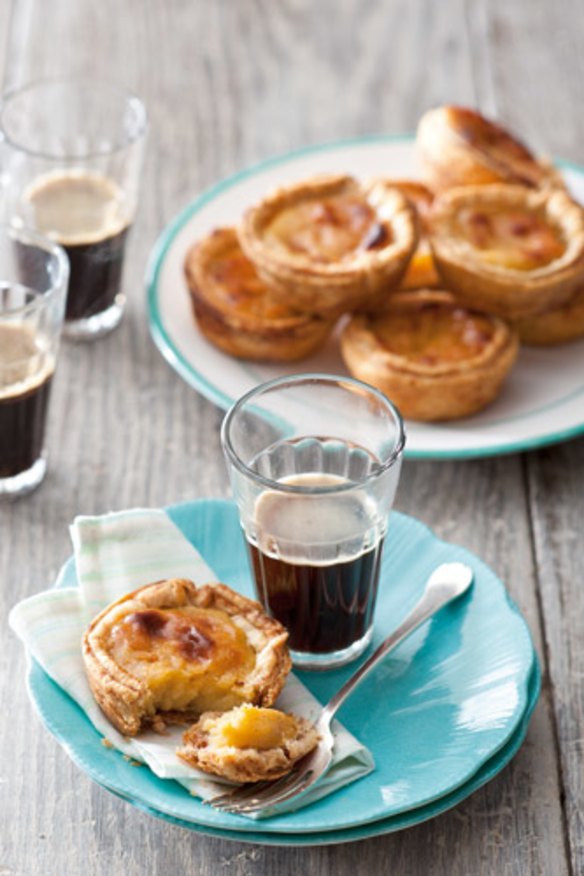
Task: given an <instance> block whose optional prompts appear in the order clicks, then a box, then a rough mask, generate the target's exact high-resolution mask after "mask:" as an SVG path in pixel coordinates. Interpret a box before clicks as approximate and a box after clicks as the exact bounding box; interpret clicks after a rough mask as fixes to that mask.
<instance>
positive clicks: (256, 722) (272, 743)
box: [177, 704, 319, 782]
mask: <svg viewBox="0 0 584 876" xmlns="http://www.w3.org/2000/svg"><path fill="white" fill-rule="evenodd" d="M318 740H319V736H318V733H317V731H316V729H315V727H314V725H313V724H312V723H311V722H310V721H308V720H306V718H301V717H299V716H297V715H292V714H289V713H286V712H281V711H278V710H277V709H268V708H263V707H258V706H250V705H248V704H245V705H242V706H237V707H236V708H234V709H231V710H230V711H228V712H205V714H203V715H201V717H200V718H199V720H198V721H197V722H196V724H193V726H192V727H189V729H188V730H186V731H185V733H184V735H183V744H182V746H181V747H180V748H179V749H178V750H177V755H178V756H179V757H180V758H181V759H182V760H184V761H185V762H186V763H188V764H189V765H190V766H194V767H197V768H198V769H201V770H204V771H205V772H208V773H213V774H214V775H218V776H223V777H224V778H226V779H230V780H231V781H233V782H259V781H265V780H272V779H278V778H280V776H284V775H286V773H288V772H289V771H290V770H291V769H292V767H293V766H294V764H295V763H296V762H297V761H298V760H299V759H300V758H301V757H304V755H305V754H308V752H309V751H312V749H313V748H314V747H315V746H316V744H317V743H318Z"/></svg>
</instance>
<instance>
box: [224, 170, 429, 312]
mask: <svg viewBox="0 0 584 876" xmlns="http://www.w3.org/2000/svg"><path fill="white" fill-rule="evenodd" d="M238 234H239V239H240V242H241V246H242V248H243V250H244V252H245V253H246V255H247V257H248V258H249V259H250V260H251V261H252V262H253V263H254V265H255V267H256V270H257V272H258V274H259V275H260V277H262V279H263V280H264V281H265V283H266V284H267V285H269V286H270V287H271V289H272V291H273V293H274V294H275V295H278V296H279V298H280V299H281V300H283V301H286V302H287V304H288V306H289V307H292V308H294V309H295V310H298V311H301V312H303V313H313V314H319V315H325V316H338V315H339V314H341V313H344V312H346V311H348V310H351V309H352V308H354V307H361V306H363V307H366V306H367V305H368V303H369V302H370V301H371V300H372V299H374V298H375V296H376V295H377V294H379V293H380V292H383V291H384V290H385V289H388V288H391V287H392V286H396V285H397V284H398V283H399V281H400V279H401V277H402V276H403V274H404V272H405V270H406V268H407V265H408V262H409V260H410V257H411V255H412V253H413V251H414V249H415V247H416V245H417V241H418V228H417V222H416V215H415V211H414V208H413V207H412V206H411V204H410V202H409V201H408V199H407V198H406V197H405V196H404V195H403V194H402V193H401V192H400V191H398V189H396V188H392V187H389V186H387V185H385V184H383V183H381V184H378V183H377V182H376V181H373V182H371V183H367V184H365V183H361V182H358V181H357V180H356V179H354V178H353V177H351V176H347V175H340V174H335V175H326V176H315V177H310V178H309V179H306V180H303V181H301V182H297V183H292V184H290V185H287V186H283V187H281V188H278V189H276V190H275V191H273V192H271V194H269V195H267V196H266V197H265V198H263V199H262V200H261V201H260V202H259V203H258V204H256V205H255V206H253V207H250V208H249V209H248V210H247V211H246V212H245V214H244V216H243V219H242V222H241V224H240V226H239V228H238Z"/></svg>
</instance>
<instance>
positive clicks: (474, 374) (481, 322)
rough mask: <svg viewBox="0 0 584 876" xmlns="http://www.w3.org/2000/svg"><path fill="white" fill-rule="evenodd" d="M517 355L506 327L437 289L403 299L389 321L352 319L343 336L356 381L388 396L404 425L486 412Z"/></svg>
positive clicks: (396, 300) (399, 296) (381, 316)
mask: <svg viewBox="0 0 584 876" xmlns="http://www.w3.org/2000/svg"><path fill="white" fill-rule="evenodd" d="M517 351H518V340H517V336H516V334H515V333H514V332H513V331H512V329H510V328H509V326H508V325H507V324H506V323H505V322H504V321H503V320H501V319H499V318H497V317H494V316H489V315H488V314H484V313H478V312H476V311H472V310H468V309H466V308H464V307H462V306H461V305H460V304H459V303H458V302H457V301H456V299H455V298H454V296H453V295H452V294H451V293H450V292H447V291H443V290H437V289H419V290H416V291H409V292H399V293H396V294H395V295H392V296H391V298H390V299H389V301H388V304H387V307H386V309H385V311H384V312H383V313H378V314H357V315H355V316H353V317H352V318H351V320H350V321H349V322H348V324H347V325H346V326H345V328H344V330H343V333H342V336H341V352H342V355H343V359H344V361H345V363H346V365H347V368H348V369H349V371H350V372H351V374H353V375H354V376H355V377H358V378H359V379H361V380H363V381H365V382H366V383H370V384H372V385H373V386H376V387H377V388H378V389H381V390H382V392H384V393H385V394H386V395H387V396H388V397H389V398H390V399H391V400H392V401H393V402H395V404H396V405H397V407H398V408H399V410H400V411H401V413H402V414H403V416H404V417H406V418H408V419H411V420H422V421H433V420H436V421H437V420H453V419H457V418H460V417H466V416H468V415H470V414H474V413H476V412H477V411H479V410H481V408H484V407H485V406H486V405H487V404H489V403H490V402H491V401H493V399H495V398H496V396H497V395H498V394H499V391H500V389H501V387H502V384H503V382H504V380H505V378H506V376H507V374H508V373H509V371H510V370H511V368H512V366H513V363H514V362H515V359H516V356H517Z"/></svg>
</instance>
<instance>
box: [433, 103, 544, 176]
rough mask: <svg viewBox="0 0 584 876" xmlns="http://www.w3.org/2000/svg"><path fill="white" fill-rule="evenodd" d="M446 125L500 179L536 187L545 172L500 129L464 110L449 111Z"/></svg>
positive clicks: (475, 113)
mask: <svg viewBox="0 0 584 876" xmlns="http://www.w3.org/2000/svg"><path fill="white" fill-rule="evenodd" d="M448 122H449V124H450V126H451V127H452V130H453V131H455V132H456V134H457V135H458V136H459V137H461V138H462V139H463V140H464V141H465V142H466V143H468V144H469V145H470V146H472V148H473V149H476V150H477V151H478V152H482V153H483V154H484V155H485V156H486V157H487V159H488V160H489V162H490V163H491V164H493V165H495V167H496V169H497V170H498V171H499V173H500V174H501V176H502V177H504V178H506V179H509V180H513V181H515V182H518V183H522V184H523V185H525V186H537V185H539V184H540V183H541V179H542V176H543V175H544V172H543V170H542V168H541V167H540V166H539V164H538V162H537V160H536V158H535V157H534V155H533V153H532V152H530V150H529V149H528V148H527V147H526V146H525V145H524V144H523V143H522V142H521V141H520V140H518V139H517V138H516V137H514V136H513V135H512V134H510V133H509V131H507V130H506V129H505V128H503V127H502V126H501V125H498V124H497V123H496V122H492V121H490V120H489V119H486V118H485V117H484V116H482V115H481V114H480V113H478V112H476V111H475V110H472V109H468V108H467V107H449V109H448Z"/></svg>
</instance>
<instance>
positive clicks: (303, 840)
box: [39, 663, 541, 846]
mask: <svg viewBox="0 0 584 876" xmlns="http://www.w3.org/2000/svg"><path fill="white" fill-rule="evenodd" d="M39 671H41V670H39ZM47 681H49V679H47ZM540 683H541V679H540V672H539V666H538V665H537V663H536V664H535V665H534V667H533V672H532V674H531V677H530V681H529V695H528V702H527V707H526V710H525V712H524V714H523V717H522V718H521V721H520V722H519V724H518V726H517V729H516V730H515V732H514V733H513V735H512V736H511V737H510V739H509V740H508V742H506V743H505V745H504V746H503V747H502V748H501V749H500V751H498V752H497V754H495V755H494V757H492V758H490V759H489V760H488V761H487V762H486V763H485V764H483V766H482V767H481V768H480V769H479V770H477V772H476V773H475V774H474V775H473V776H472V777H471V778H470V779H469V780H468V782H464V784H462V785H461V786H460V787H459V788H456V789H455V790H454V791H452V792H451V793H450V794H446V795H445V796H444V797H439V798H438V799H437V800H433V801H432V802H431V803H427V804H426V805H425V806H420V807H419V808H418V809H410V810H409V811H408V812H404V813H403V814H401V815H393V816H390V817H389V818H382V819H381V820H379V821H372V822H369V823H367V824H363V825H359V826H358V827H346V828H344V829H341V830H329V831H326V832H323V833H318V832H310V833H292V834H290V833H265V832H264V833H261V832H259V831H258V830H257V829H256V830H252V831H249V830H248V831H241V830H240V831H238V830H222V829H220V828H212V827H207V826H203V825H200V824H196V823H194V822H192V821H181V819H179V818H174V817H173V816H171V815H166V814H165V813H163V812H161V811H159V810H157V809H153V808H152V806H150V805H148V804H147V803H145V802H144V801H143V800H140V799H137V798H133V797H132V796H131V794H130V793H129V789H128V787H127V784H126V787H125V789H124V791H121V790H117V789H115V788H107V786H106V785H102V787H104V788H106V790H108V791H111V792H112V793H113V794H116V796H118V797H121V798H122V799H123V800H126V801H127V802H128V803H132V805H133V806H136V807H137V808H138V809H141V810H142V811H143V812H147V813H149V814H150V815H154V816H156V817H157V818H162V819H163V820H165V821H169V822H170V823H172V824H177V825H179V826H180V827H184V828H187V829H188V830H194V831H196V832H198V833H203V834H205V835H206V836H213V837H217V838H219V839H228V840H233V841H237V842H249V843H256V844H257V843H259V844H262V845H273V846H316V845H319V846H320V845H333V844H338V843H347V842H355V841H356V840H362V839H368V838H370V837H374V836H381V835H383V834H386V833H394V832H395V831H397V830H404V829H405V828H406V827H413V826H414V825H416V824H421V823H422V822H423V821H428V820H429V819H430V818H435V817H436V816H437V815H441V814H442V813H444V812H446V811H447V810H448V809H452V808H453V807H454V806H457V805H458V804H459V803H461V802H462V801H463V800H465V799H466V798H467V797H468V796H469V795H470V794H472V793H473V792H474V791H477V790H478V789H479V788H480V787H482V786H483V785H484V784H486V783H487V782H489V781H490V780H491V779H493V778H494V777H495V776H496V775H497V773H499V772H501V770H502V769H503V767H504V766H506V765H507V764H508V763H509V761H510V760H511V759H512V758H513V756H514V755H515V754H516V753H517V751H518V749H519V747H520V746H521V743H522V742H523V740H524V739H525V734H526V733H527V728H528V725H529V719H530V717H531V714H532V712H533V709H534V708H535V704H536V703H537V699H538V696H539V690H540ZM258 827H261V825H259V826H258Z"/></svg>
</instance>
